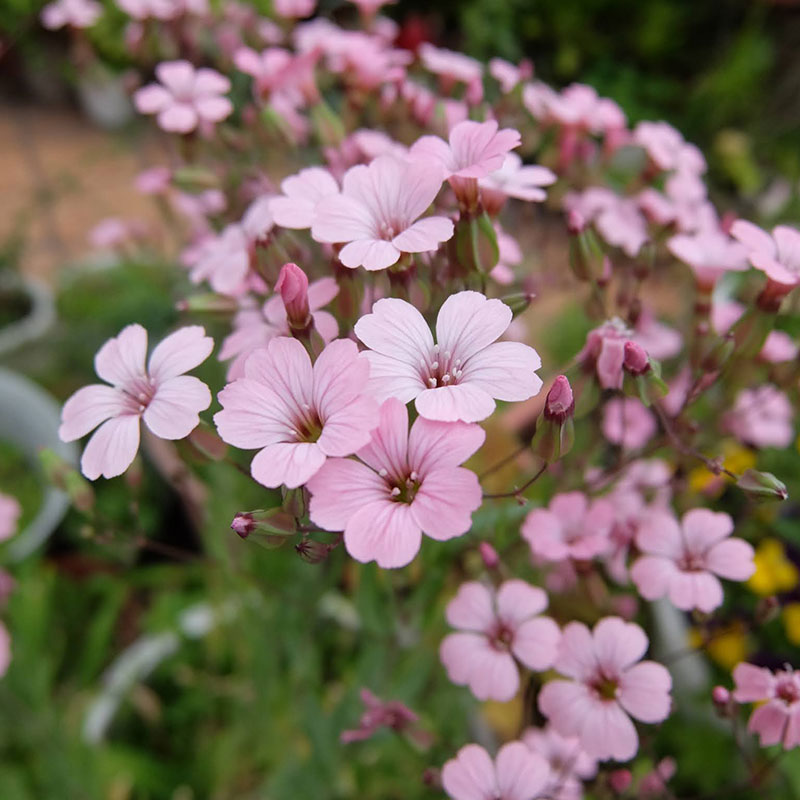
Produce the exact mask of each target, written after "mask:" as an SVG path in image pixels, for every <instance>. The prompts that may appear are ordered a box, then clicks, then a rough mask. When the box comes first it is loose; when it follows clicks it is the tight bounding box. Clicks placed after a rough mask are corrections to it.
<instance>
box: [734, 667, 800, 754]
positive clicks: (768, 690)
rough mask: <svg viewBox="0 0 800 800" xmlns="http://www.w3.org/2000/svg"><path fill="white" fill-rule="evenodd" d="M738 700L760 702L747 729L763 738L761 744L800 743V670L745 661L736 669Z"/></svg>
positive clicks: (766, 745)
mask: <svg viewBox="0 0 800 800" xmlns="http://www.w3.org/2000/svg"><path fill="white" fill-rule="evenodd" d="M733 679H734V681H735V682H736V688H735V689H734V691H733V698H734V700H736V702H737V703H760V705H759V706H758V708H757V709H756V710H755V711H753V713H752V715H751V716H750V721H749V722H748V723H747V729H748V730H749V731H751V732H753V733H757V734H758V735H759V736H760V737H761V746H762V747H769V746H770V745H773V744H781V745H783V747H784V749H786V750H791V749H792V748H794V747H798V746H800V672H795V671H794V670H793V669H791V667H786V668H785V669H779V670H777V671H775V672H771V671H770V670H768V669H765V668H764V667H756V666H754V665H753V664H748V663H746V662H743V663H741V664H739V665H738V666H737V667H736V669H734V671H733Z"/></svg>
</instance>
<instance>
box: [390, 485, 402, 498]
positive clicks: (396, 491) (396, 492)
mask: <svg viewBox="0 0 800 800" xmlns="http://www.w3.org/2000/svg"><path fill="white" fill-rule="evenodd" d="M390 494H391V495H392V497H397V496H398V495H399V494H400V489H398V488H397V487H396V486H395V487H394V489H392V491H391V492H390Z"/></svg>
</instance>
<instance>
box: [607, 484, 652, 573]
mask: <svg viewBox="0 0 800 800" xmlns="http://www.w3.org/2000/svg"><path fill="white" fill-rule="evenodd" d="M608 500H609V502H610V503H611V504H612V505H613V507H614V524H613V525H612V527H611V532H610V534H609V541H610V544H611V549H610V552H609V553H608V555H607V559H606V569H607V570H608V574H609V575H611V577H612V578H613V579H614V580H615V581H616V582H617V583H619V584H627V583H628V555H629V553H630V549H631V546H632V545H633V543H634V541H635V540H636V533H637V531H638V530H639V524H640V522H642V520H644V519H646V518H647V515H648V514H649V513H650V507H649V506H648V505H647V504H646V503H645V500H644V497H642V495H641V493H640V492H639V491H637V490H636V489H634V488H627V487H625V486H619V485H617V486H616V487H615V488H614V491H613V492H612V493H611V494H610V495H609V496H608Z"/></svg>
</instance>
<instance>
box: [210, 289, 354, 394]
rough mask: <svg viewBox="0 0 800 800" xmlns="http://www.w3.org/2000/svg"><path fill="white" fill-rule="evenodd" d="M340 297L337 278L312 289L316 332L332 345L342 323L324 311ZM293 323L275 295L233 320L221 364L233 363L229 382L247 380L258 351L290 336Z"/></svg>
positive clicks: (222, 352)
mask: <svg viewBox="0 0 800 800" xmlns="http://www.w3.org/2000/svg"><path fill="white" fill-rule="evenodd" d="M337 294H339V286H338V284H337V283H336V281H335V280H334V279H333V278H320V279H319V280H316V281H313V282H312V283H310V284H309V285H308V309H309V311H310V313H311V318H312V320H313V321H314V328H315V330H316V331H317V333H318V334H319V335H320V336H321V337H322V340H323V341H324V342H325V344H329V343H330V342H332V341H333V340H334V339H335V338H336V337H337V336H338V335H339V323H338V322H337V321H336V318H335V317H334V316H333V314H330V313H328V312H327V311H322V310H321V309H323V308H324V307H325V306H326V305H328V303H330V302H331V300H333V298H334V297H336V295H337ZM290 334H291V332H290V330H289V320H288V318H287V316H286V307H285V305H284V303H283V301H282V299H281V297H280V295H273V296H272V297H270V298H269V300H267V301H266V302H265V303H264V304H263V306H261V308H255V307H252V306H245V307H244V308H242V310H241V311H239V312H238V313H237V314H236V316H235V317H234V319H233V330H232V332H231V333H230V334H228V336H227V337H225V339H224V340H223V342H222V346H221V347H220V351H219V360H220V361H227V360H228V359H233V361H232V362H231V364H230V366H229V367H228V373H227V378H228V380H229V381H232V380H235V379H236V378H241V377H243V376H244V365H245V362H246V361H247V359H248V357H249V356H250V354H251V353H252V352H253V351H254V350H258V349H260V348H262V347H266V345H267V342H269V340H270V339H275V338H276V337H278V336H289V335H290Z"/></svg>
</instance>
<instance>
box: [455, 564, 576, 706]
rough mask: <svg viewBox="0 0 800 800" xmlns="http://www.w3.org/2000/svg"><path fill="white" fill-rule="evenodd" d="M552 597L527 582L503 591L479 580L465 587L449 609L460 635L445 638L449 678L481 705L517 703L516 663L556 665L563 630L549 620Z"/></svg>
mask: <svg viewBox="0 0 800 800" xmlns="http://www.w3.org/2000/svg"><path fill="white" fill-rule="evenodd" d="M546 608H547V595H546V594H545V593H544V591H543V590H542V589H539V588H537V587H535V586H531V585H530V584H528V583H525V581H522V580H518V579H513V580H508V581H505V583H503V584H502V586H500V588H499V589H498V590H497V591H495V590H494V589H491V588H488V587H486V586H484V585H483V584H482V583H478V582H477V581H469V582H468V583H462V584H461V588H459V590H458V594H457V595H456V596H455V597H454V598H453V599H452V600H451V601H450V602H449V603H448V605H447V612H446V613H447V621H448V622H449V623H450V625H451V626H452V627H454V628H457V629H458V630H459V632H458V633H451V634H449V635H448V636H445V638H444V640H443V641H442V644H441V647H440V648H439V657H440V658H441V660H442V664H444V666H445V669H446V670H447V677H448V678H450V680H451V681H452V682H453V683H455V684H458V685H459V686H469V688H470V691H471V692H472V693H473V694H474V695H475V697H477V698H478V700H499V701H501V702H505V701H507V700H511V698H512V697H514V695H515V694H516V693H517V692H518V691H519V670H518V669H517V664H516V662H515V660H514V659H517V660H518V661H519V662H520V663H521V664H523V665H524V666H526V667H528V668H529V669H532V670H537V671H540V672H541V671H543V670H546V669H549V668H550V667H551V666H552V665H553V661H554V660H555V657H556V649H557V647H558V640H559V637H560V635H561V634H560V631H559V629H558V625H556V623H555V622H553V620H552V619H550V618H549V617H543V616H540V614H541V612H542V611H544V610H545V609H546Z"/></svg>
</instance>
